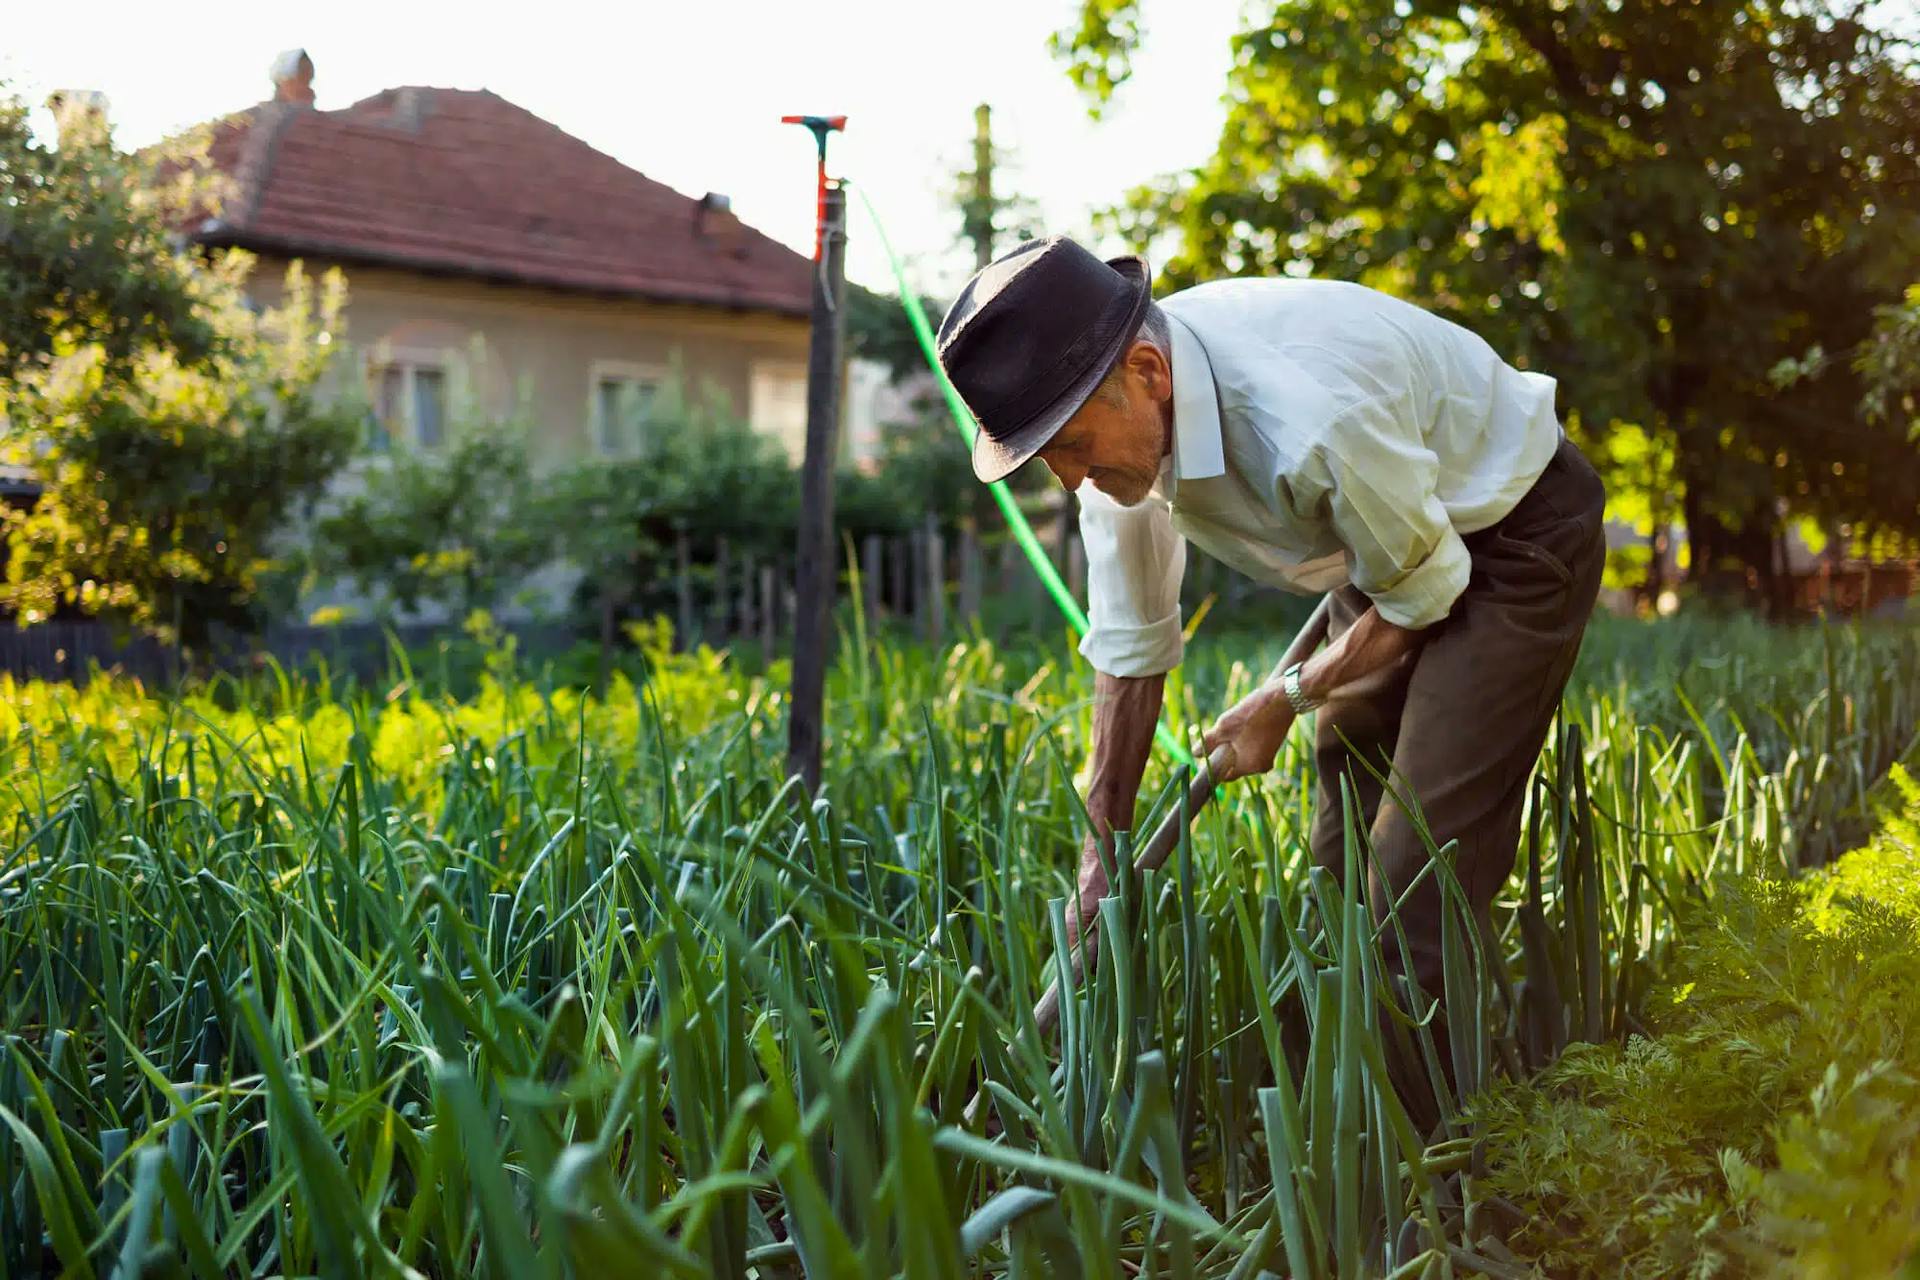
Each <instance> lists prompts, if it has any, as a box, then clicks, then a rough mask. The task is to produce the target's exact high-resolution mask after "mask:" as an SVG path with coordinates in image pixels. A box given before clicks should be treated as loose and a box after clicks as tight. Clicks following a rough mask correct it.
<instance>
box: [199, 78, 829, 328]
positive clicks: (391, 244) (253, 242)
mask: <svg viewBox="0 0 1920 1280" xmlns="http://www.w3.org/2000/svg"><path fill="white" fill-rule="evenodd" d="M212 155H213V160H214V163H215V164H216V165H218V166H219V167H220V168H221V169H223V170H224V171H225V172H227V173H228V174H229V175H231V177H232V178H233V179H234V180H235V183H234V185H235V188H236V189H235V190H234V191H233V192H231V193H230V194H229V196H228V198H227V200H226V205H225V208H224V210H223V215H222V217H221V218H220V219H219V220H218V221H217V222H212V223H206V224H203V225H202V226H201V227H200V228H198V229H197V233H196V238H197V239H199V240H200V241H202V242H204V243H209V244H238V245H242V246H245V247H248V248H254V249H261V250H271V251H275V252H280V253H303V254H312V255H324V256H329V257H337V258H340V259H343V260H347V261H358V262H366V263H378V264H382V265H390V266H397V267H402V268H406V267H411V268H414V269H417V270H424V271H435V272H453V273H459V274H465V275H473V276H478V277H481V278H484V279H491V280H498V281H502V282H511V283H521V284H532V285H544V286H549V287H552V288H558V289H569V290H581V291H585V292H590V293H602V294H626V295H634V296H641V297H648V298H657V299H661V300H665V301H674V302H688V303H696V304H705V305H710V306H720V307H732V308H745V309H752V310H770V311H779V312H788V313H793V314H802V315H804V314H806V312H807V310H808V308H809V305H810V301H811V287H812V265H813V264H812V263H811V262H810V261H809V260H808V259H807V258H805V257H803V256H802V255H800V254H798V253H795V252H794V251H793V250H791V249H789V248H787V247H786V246H785V245H783V244H780V243H779V242H778V241H776V240H773V239H771V238H769V237H768V236H765V235H762V234H761V233H760V232H758V231H755V230H754V229H753V228H751V227H748V226H746V225H745V224H744V223H742V222H740V221H739V220H738V219H737V218H735V217H733V216H732V215H731V214H717V213H707V214H705V215H704V216H705V223H704V230H703V226H702V221H701V220H702V216H703V215H702V209H701V203H700V201H698V200H695V199H691V198H689V197H687V196H683V195H681V194H680V193H679V192H677V191H675V190H673V189H672V188H670V187H667V186H664V185H662V184H661V183H658V182H655V181H653V180H652V179H651V178H648V177H647V176H645V175H644V174H641V173H639V172H637V171H635V170H633V169H629V168H627V167H626V166H625V165H623V164H621V163H620V162H619V161H618V160H615V159H614V158H613V157H611V156H608V155H605V154H603V153H601V152H599V151H596V150H594V149H593V148H592V147H590V146H588V145H587V144H586V143H584V142H582V141H580V140H579V139H578V138H575V137H573V136H572V135H571V134H568V133H565V132H563V131H562V130H560V129H557V128H555V127H554V126H553V125H551V124H548V123H547V122H546V121H544V120H542V119H540V117H538V116H536V115H534V114H533V113H532V112H530V111H526V110H524V109H522V108H520V107H516V106H514V105H513V104H512V103H511V102H508V101H507V100H506V99H504V98H501V97H500V96H498V95H497V94H494V93H491V92H488V91H486V90H484V89H483V90H479V91H469V90H464V89H428V88H404V89H388V90H386V91H384V92H382V93H377V94H375V95H373V96H372V97H370V98H366V99H363V100H362V101H360V102H356V103H354V104H353V105H352V106H350V107H347V108H345V109H344V110H340V111H318V110H315V109H314V108H312V107H310V106H306V105H303V104H299V103H291V102H263V103H260V104H259V105H257V106H254V107H250V108H248V109H247V110H246V111H243V112H240V113H239V114H237V115H235V116H232V117H229V118H228V119H227V120H225V121H222V122H221V123H220V124H219V125H218V126H217V127H216V129H215V132H214V139H213V145H212Z"/></svg>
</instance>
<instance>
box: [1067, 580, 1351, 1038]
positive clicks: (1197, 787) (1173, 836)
mask: <svg viewBox="0 0 1920 1280" xmlns="http://www.w3.org/2000/svg"><path fill="white" fill-rule="evenodd" d="M1331 599H1332V597H1331V596H1323V597H1321V600H1320V603H1319V604H1317V605H1315V606H1314V609H1313V613H1312V614H1310V615H1309V616H1308V618H1307V621H1306V623H1305V625H1303V626H1302V627H1301V628H1300V631H1299V634H1297V635H1296V636H1294V638H1293V643H1292V644H1290V645H1288V646H1287V651H1286V653H1284V654H1282V655H1281V657H1280V662H1279V665H1278V666H1276V667H1274V669H1273V675H1272V676H1269V677H1268V679H1269V680H1271V679H1273V678H1275V677H1277V676H1278V675H1279V674H1280V673H1281V672H1282V671H1285V670H1286V669H1287V668H1288V667H1291V666H1292V665H1293V664H1294V663H1296V662H1305V661H1306V660H1307V658H1308V657H1309V656H1310V655H1311V654H1312V653H1313V651H1314V650H1315V649H1317V648H1319V647H1320V642H1321V641H1322V640H1324V639H1325V638H1326V635H1327V609H1328V607H1329V606H1328V602H1329V601H1330V600H1331ZM1232 752H1233V748H1232V747H1230V746H1226V745H1224V744H1223V745H1221V746H1218V747H1215V748H1214V749H1213V751H1212V752H1211V753H1210V754H1209V755H1208V756H1207V758H1206V759H1205V760H1204V761H1202V762H1201V765H1200V770H1199V772H1198V773H1196V774H1195V775H1194V778H1193V781H1192V782H1190V783H1188V784H1187V803H1186V805H1185V806H1184V807H1177V808H1174V809H1172V810H1171V811H1169V812H1168V814H1167V816H1166V817H1164V818H1162V819H1161V820H1160V825H1159V826H1158V827H1156V828H1155V829H1154V832H1153V835H1152V836H1150V837H1148V839H1147V843H1146V844H1145V845H1144V846H1142V847H1141V849H1140V852H1139V854H1138V856H1136V857H1135V858H1134V860H1133V874H1135V875H1136V876H1137V875H1139V874H1141V873H1142V872H1145V871H1158V870H1159V869H1160V868H1161V867H1162V866H1164V865H1165V864H1166V861H1167V859H1168V858H1170V857H1172V856H1173V851H1174V849H1175V848H1176V847H1177V846H1178V845H1179V843H1180V815H1181V814H1182V813H1185V814H1186V815H1187V818H1188V820H1189V821H1191V820H1192V819H1194V818H1197V817H1199V816H1200V811H1201V810H1202V809H1204V808H1206V807H1207V802H1208V801H1209V800H1211V799H1213V796H1214V792H1215V791H1216V790H1217V789H1218V788H1217V787H1216V786H1215V784H1214V778H1215V777H1216V776H1218V775H1219V774H1220V773H1221V772H1223V771H1224V770H1225V769H1226V767H1227V766H1228V764H1229V763H1230V762H1231V760H1232ZM1097 923H1098V917H1092V918H1089V919H1088V920H1087V921H1086V923H1085V925H1084V932H1083V934H1082V936H1083V937H1085V938H1086V939H1087V941H1088V944H1089V945H1090V944H1091V943H1092V940H1093V932H1094V926H1095V925H1096V924H1097ZM1087 949H1088V948H1087V947H1081V946H1076V947H1075V948H1074V949H1073V957H1072V968H1073V982H1074V985H1075V986H1078V985H1079V984H1080V977H1081V974H1080V966H1081V965H1082V964H1083V963H1084V962H1085V960H1084V957H1085V955H1086V953H1087ZM1059 1019H1060V980H1059V979H1058V978H1055V979H1054V980H1053V981H1052V982H1050V983H1048V984H1047V990H1046V993H1045V994H1043V995H1042V996H1041V997H1040V1003H1038V1004H1036V1005H1034V1007H1033V1020H1034V1023H1035V1024H1036V1025H1037V1026H1038V1027H1039V1029H1040V1034H1041V1036H1042V1037H1045V1036H1048V1035H1050V1034H1052V1032H1053V1027H1054V1023H1056V1022H1058V1021H1059Z"/></svg>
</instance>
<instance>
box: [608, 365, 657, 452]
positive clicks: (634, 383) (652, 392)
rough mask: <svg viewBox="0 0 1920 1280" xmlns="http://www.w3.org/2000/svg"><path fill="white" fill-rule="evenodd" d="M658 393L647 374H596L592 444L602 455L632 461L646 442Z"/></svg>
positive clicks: (654, 380)
mask: <svg viewBox="0 0 1920 1280" xmlns="http://www.w3.org/2000/svg"><path fill="white" fill-rule="evenodd" d="M659 394H660V380H659V378H657V377H654V376H651V375H648V374H639V373H609V372H604V371H603V372H598V373H596V374H595V377H594V383H593V444H594V448H596V449H598V450H599V451H600V453H601V455H602V456H604V457H608V458H631V457H633V456H634V455H635V454H637V453H639V452H640V449H641V447H642V446H643V445H645V444H646V442H647V423H648V421H649V420H650V418H651V415H652V413H653V409H654V404H655V401H656V400H657V398H658V397H659Z"/></svg>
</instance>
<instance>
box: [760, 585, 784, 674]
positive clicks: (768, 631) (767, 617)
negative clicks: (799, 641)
mask: <svg viewBox="0 0 1920 1280" xmlns="http://www.w3.org/2000/svg"><path fill="white" fill-rule="evenodd" d="M776 581H777V579H776V577H775V574H774V570H773V566H772V565H770V564H763V565H761V566H760V652H761V654H762V655H763V660H764V661H767V662H772V661H773V646H774V642H775V641H776V640H777V639H778V638H779V632H780V612H779V604H780V602H779V600H778V599H776V598H775V595H774V592H775V590H776V588H775V585H774V584H775V582H776Z"/></svg>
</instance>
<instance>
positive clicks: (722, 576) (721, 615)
mask: <svg viewBox="0 0 1920 1280" xmlns="http://www.w3.org/2000/svg"><path fill="white" fill-rule="evenodd" d="M730 550H731V548H729V547H728V546H727V540H726V539H725V538H722V539H720V545H719V546H718V547H716V548H714V552H713V615H712V616H713V622H712V628H713V635H714V637H715V639H716V642H717V643H719V644H725V643H726V642H727V637H728V631H727V618H728V614H730V613H731V612H732V610H731V609H729V608H728V607H727V606H728V605H730V604H731V603H732V601H731V600H729V599H728V598H727V590H728V587H729V586H730V585H731V584H732V582H733V578H732V577H731V576H730V575H731V574H732V571H733V565H732V563H731V562H730V559H729V555H728V553H729V551H730Z"/></svg>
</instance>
